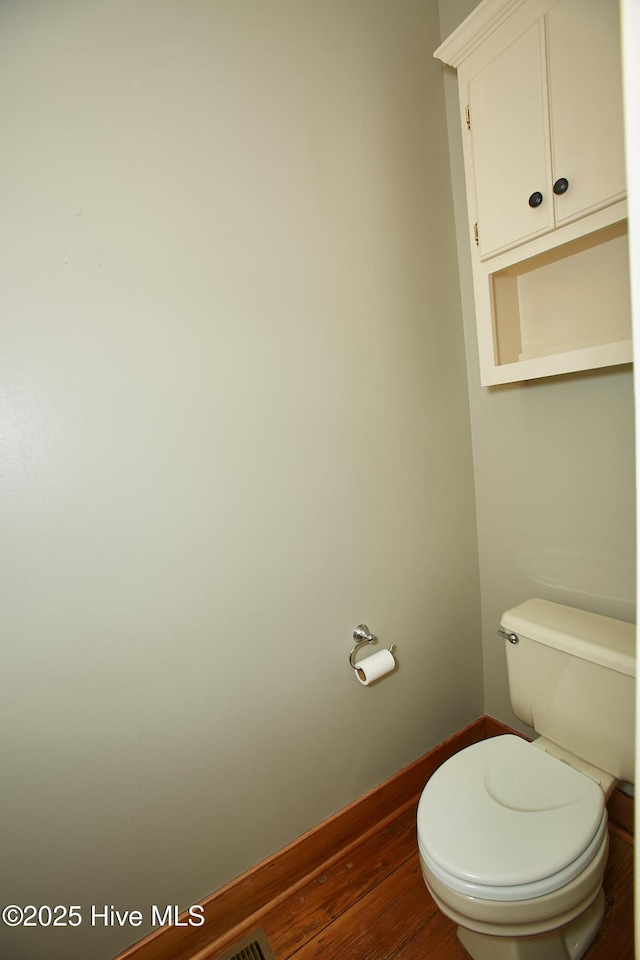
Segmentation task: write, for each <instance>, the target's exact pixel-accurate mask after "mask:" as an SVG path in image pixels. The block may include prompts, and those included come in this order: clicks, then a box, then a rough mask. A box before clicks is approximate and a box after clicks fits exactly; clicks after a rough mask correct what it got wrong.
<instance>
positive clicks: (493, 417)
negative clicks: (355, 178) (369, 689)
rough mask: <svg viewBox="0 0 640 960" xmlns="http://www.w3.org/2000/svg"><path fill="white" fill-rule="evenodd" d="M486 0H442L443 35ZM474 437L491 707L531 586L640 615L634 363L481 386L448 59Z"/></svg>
mask: <svg viewBox="0 0 640 960" xmlns="http://www.w3.org/2000/svg"><path fill="white" fill-rule="evenodd" d="M475 6H476V3H475V2H474V0H440V19H441V29H442V38H443V39H444V38H445V37H446V36H448V35H449V34H450V33H451V32H452V31H453V29H455V27H456V26H457V25H458V24H459V23H461V22H462V20H463V19H464V18H465V17H466V16H467V15H468V14H469V13H470V12H471V10H472V9H473V8H474V7H475ZM443 70H444V73H445V88H446V99H447V117H448V124H449V138H450V147H451V169H452V182H453V195H454V204H455V211H456V223H457V231H458V257H459V263H460V285H461V293H462V301H463V313H464V329H465V343H466V350H467V369H468V382H469V400H470V410H471V424H472V437H473V460H474V472H475V489H476V509H477V519H478V550H479V562H480V581H481V597H482V625H483V647H484V676H485V710H486V712H487V713H489V714H491V715H493V716H495V717H498V718H499V719H502V720H503V721H505V722H506V723H512V724H514V725H518V726H521V725H520V724H518V723H517V721H516V720H515V718H514V716H513V714H512V712H511V708H510V705H509V698H508V689H507V681H506V671H505V663H504V650H503V644H502V641H500V640H499V638H498V637H497V636H496V627H497V624H498V621H499V619H500V615H501V613H502V612H503V611H504V610H505V609H507V608H508V607H510V606H513V605H514V604H516V603H520V602H521V601H522V600H525V599H527V598H528V597H532V596H539V597H543V598H545V599H547V600H554V601H557V602H559V603H566V604H569V605H572V606H577V607H582V608H584V609H587V610H593V611H594V612H596V613H601V614H604V615H606V616H612V617H618V618H620V619H622V620H635V467H634V413H633V374H632V370H631V368H630V367H624V368H612V369H609V370H603V371H597V372H594V373H589V374H580V375H574V376H563V377H556V378H551V379H549V380H543V381H537V382H533V381H532V382H530V383H523V384H515V385H512V386H506V387H496V388H490V389H487V388H483V387H480V378H479V367H478V355H477V343H476V333H475V325H474V324H475V318H474V309H473V290H472V279H471V262H470V255H469V244H468V239H467V237H468V228H467V222H468V221H467V212H466V204H465V197H464V170H463V165H462V143H461V134H460V128H459V122H458V108H457V103H458V91H457V80H456V75H455V72H454V71H453V70H451V69H450V68H446V69H445V68H443Z"/></svg>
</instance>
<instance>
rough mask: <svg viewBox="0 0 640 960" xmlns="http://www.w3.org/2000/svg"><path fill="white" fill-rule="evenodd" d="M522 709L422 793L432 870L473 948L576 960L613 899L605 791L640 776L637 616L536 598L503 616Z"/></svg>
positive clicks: (426, 857) (507, 957)
mask: <svg viewBox="0 0 640 960" xmlns="http://www.w3.org/2000/svg"><path fill="white" fill-rule="evenodd" d="M501 625H502V627H503V630H501V631H499V632H500V634H501V635H502V636H503V637H504V638H505V643H506V651H507V671H508V677H509V690H510V694H511V704H512V707H513V711H514V713H515V714H516V716H517V717H519V718H520V719H521V720H522V721H524V722H525V723H527V724H529V725H530V726H531V727H533V728H534V729H535V731H536V733H538V734H539V735H540V736H539V738H538V739H537V740H535V741H534V742H533V743H529V742H528V741H526V740H523V739H522V738H521V737H517V736H513V735H507V736H500V737H495V738H493V739H490V740H484V741H481V742H480V743H476V744H474V745H473V746H471V747H467V748H466V749H465V750H461V751H460V753H457V754H456V755H455V756H453V757H451V759H450V760H447V761H446V763H444V764H443V765H442V766H441V767H439V768H438V770H436V772H435V773H434V774H433V776H432V777H431V778H430V780H429V781H428V783H427V785H426V787H425V788H424V790H423V792H422V797H421V799H420V803H419V806H418V846H419V853H420V863H421V866H422V873H423V876H424V879H425V882H426V884H427V887H428V888H429V890H430V892H431V894H432V896H433V898H434V900H435V901H436V903H437V904H438V906H439V907H440V909H441V910H442V912H443V913H445V914H446V915H447V916H448V917H450V918H451V919H452V920H454V921H455V922H456V923H457V924H458V938H459V939H460V941H461V943H462V944H463V946H464V947H465V949H466V950H467V951H468V953H469V954H470V955H471V956H472V957H473V958H475V960H579V958H580V957H582V956H583V955H584V953H585V952H586V950H587V948H588V947H589V944H590V943H591V941H592V940H593V938H594V937H595V935H596V933H597V931H598V928H599V926H600V924H601V922H602V919H603V916H604V909H605V900H604V893H603V890H602V877H603V874H604V869H605V865H606V861H607V853H608V833H607V812H606V807H605V804H606V801H607V799H608V798H609V795H610V794H611V792H612V791H613V789H614V788H615V786H616V784H617V783H618V781H620V780H625V781H633V780H634V755H635V744H634V729H635V717H634V710H635V662H636V656H635V627H634V625H633V624H629V623H623V622H622V621H620V620H612V619H610V618H609V617H601V616H597V615H596V614H592V613H587V612H586V611H584V610H575V609H573V608H571V607H565V606H561V605H560V604H557V603H550V602H549V601H546V600H528V601H527V602H526V603H523V604H521V605H520V606H518V607H514V608H513V609H512V610H508V611H507V613H505V614H504V616H503V618H502V624H501Z"/></svg>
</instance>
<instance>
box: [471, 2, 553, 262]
mask: <svg viewBox="0 0 640 960" xmlns="http://www.w3.org/2000/svg"><path fill="white" fill-rule="evenodd" d="M544 40H545V38H544V21H543V20H542V19H541V20H539V21H538V22H537V23H535V24H534V25H533V26H532V27H530V28H529V29H528V30H527V31H526V32H525V33H523V34H522V35H521V36H520V37H518V39H516V40H515V41H514V42H513V43H512V44H511V45H510V46H508V47H507V48H506V49H505V50H503V51H502V53H500V55H499V56H498V57H496V58H495V59H494V60H492V61H491V62H490V63H489V64H488V65H487V66H485V67H484V69H482V70H481V71H480V72H479V73H477V74H476V75H475V76H474V77H472V78H471V79H470V81H469V87H468V94H469V107H470V117H471V130H470V134H471V142H472V150H473V168H474V176H475V188H476V191H475V192H476V205H477V218H478V243H479V247H480V257H481V259H484V258H486V257H489V256H492V255H493V254H495V253H497V252H498V251H500V250H504V249H507V248H508V247H510V246H513V245H514V244H516V243H522V242H523V241H525V240H530V239H532V238H533V237H535V236H538V235H539V234H541V233H544V232H546V231H547V230H550V229H551V228H552V226H553V203H552V195H551V194H550V188H551V169H550V147H549V122H548V111H547V83H546V64H545V47H544ZM534 194H540V195H541V197H542V199H541V201H540V203H539V205H538V206H532V205H530V198H531V197H532V196H533V195H534ZM535 199H536V198H535V197H534V198H533V200H532V201H531V203H534V202H535Z"/></svg>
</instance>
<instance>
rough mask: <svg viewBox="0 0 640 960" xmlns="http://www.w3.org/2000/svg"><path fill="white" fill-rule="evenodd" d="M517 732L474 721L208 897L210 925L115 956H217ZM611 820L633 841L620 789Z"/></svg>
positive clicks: (171, 929)
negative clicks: (468, 762)
mask: <svg viewBox="0 0 640 960" xmlns="http://www.w3.org/2000/svg"><path fill="white" fill-rule="evenodd" d="M516 732H517V731H515V730H512V729H511V728H510V727H507V726H506V725H505V724H503V723H501V722H500V721H499V720H495V719H494V718H493V717H488V716H484V717H480V718H479V719H477V720H474V721H473V723H471V724H469V726H467V727H465V728H464V729H463V730H460V731H459V732H458V733H456V734H454V735H453V736H452V737H449V738H448V739H447V740H445V741H444V742H443V743H441V744H439V745H438V746H437V747H434V749H433V750H430V751H429V753H427V754H425V755H424V756H423V757H420V759H419V760H416V761H415V762H414V763H412V764H410V765H409V766H407V767H405V768H404V769H403V770H400V771H399V773H397V774H395V775H394V776H393V777H391V778H390V779H389V780H386V781H385V782H384V783H382V784H380V785H379V786H377V787H375V788H374V789H373V790H371V791H369V793H367V794H365V795H364V796H362V797H360V798H358V799H357V800H355V801H354V802H353V803H351V804H349V806H347V807H344V809H342V810H339V811H338V812H337V813H336V814H334V815H333V816H332V817H329V818H328V819H327V820H325V821H323V822H322V823H320V824H319V825H318V826H317V827H314V828H313V829H312V830H309V831H308V832H307V833H305V834H304V835H303V836H301V837H299V838H298V839H297V840H294V841H293V842H292V843H290V844H289V845H288V846H286V847H283V848H282V850H279V851H278V852H277V853H275V854H273V856H271V857H269V858H268V859H267V860H264V861H263V862H262V863H259V864H258V865H257V866H255V867H252V868H251V869H250V870H248V871H247V872H246V873H244V874H242V875H241V876H239V877H237V878H236V879H235V880H232V881H231V882H230V883H228V884H226V885H225V886H224V887H221V888H220V889H219V890H217V891H216V892H215V893H213V894H211V896H210V897H207V898H206V899H205V900H203V901H202V907H203V908H204V910H203V912H204V917H205V923H204V924H203V926H202V927H175V926H168V927H161V928H159V929H158V930H156V931H155V932H153V933H151V934H149V936H147V937H145V938H144V939H143V940H140V941H139V942H138V943H136V944H134V945H133V946H132V947H129V949H128V950H125V952H124V953H121V954H120V955H119V956H118V957H116V958H115V960H213V958H214V957H216V956H217V955H218V954H219V953H222V952H223V951H224V950H225V949H226V948H227V947H228V946H229V945H230V944H231V943H233V942H234V940H236V939H237V938H238V936H240V935H242V934H243V933H246V931H247V929H250V928H251V926H254V927H258V926H260V918H261V914H262V912H263V911H264V910H266V909H267V908H268V907H269V906H270V905H273V903H274V902H275V901H277V900H279V899H280V898H282V897H284V896H288V895H290V894H291V893H292V891H294V890H295V888H296V886H298V885H302V884H303V883H305V882H307V881H308V880H310V879H311V878H312V877H313V875H314V874H316V873H319V872H321V871H324V870H326V869H327V868H328V866H329V865H330V864H331V863H332V861H333V860H334V859H336V858H337V857H341V856H344V855H345V854H346V853H348V850H349V848H350V847H351V846H355V845H356V844H358V843H360V842H362V840H363V839H365V838H366V837H367V836H368V835H371V834H373V833H375V832H376V831H378V830H380V829H381V828H382V827H383V826H384V823H385V821H387V820H391V819H393V818H394V817H396V816H397V815H398V813H399V812H401V811H402V810H404V809H406V808H407V807H410V806H411V805H412V804H417V801H418V799H419V797H420V794H421V792H422V789H423V787H424V785H425V783H426V782H427V780H428V779H429V777H430V776H431V774H432V773H433V772H434V771H435V770H436V769H437V768H438V767H439V766H440V765H441V764H442V763H444V761H445V760H447V759H448V758H449V757H451V756H453V755H454V754H455V753H457V752H458V751H459V750H462V749H463V748H464V747H467V746H470V745H471V744H472V743H477V742H478V741H480V740H486V739H487V738H489V737H495V736H500V735H501V734H505V733H512V734H513V733H516ZM519 735H520V736H522V734H519ZM525 739H526V738H525ZM609 818H610V821H611V822H612V823H613V824H614V825H615V826H616V828H617V829H619V830H620V831H622V832H623V833H624V834H626V835H627V839H632V834H633V801H632V800H630V798H629V797H626V796H625V795H624V794H621V793H620V792H619V791H616V793H615V794H614V796H613V797H612V799H611V801H610V804H609Z"/></svg>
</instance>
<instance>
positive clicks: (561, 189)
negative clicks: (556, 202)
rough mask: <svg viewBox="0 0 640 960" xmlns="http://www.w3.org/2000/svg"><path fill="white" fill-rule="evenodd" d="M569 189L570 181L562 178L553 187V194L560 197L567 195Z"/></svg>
mask: <svg viewBox="0 0 640 960" xmlns="http://www.w3.org/2000/svg"><path fill="white" fill-rule="evenodd" d="M568 189H569V181H568V180H567V178H566V177H560V179H559V180H556V182H555V183H554V185H553V192H554V193H555V194H556V196H560V194H561V193H566V192H567V190H568Z"/></svg>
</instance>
